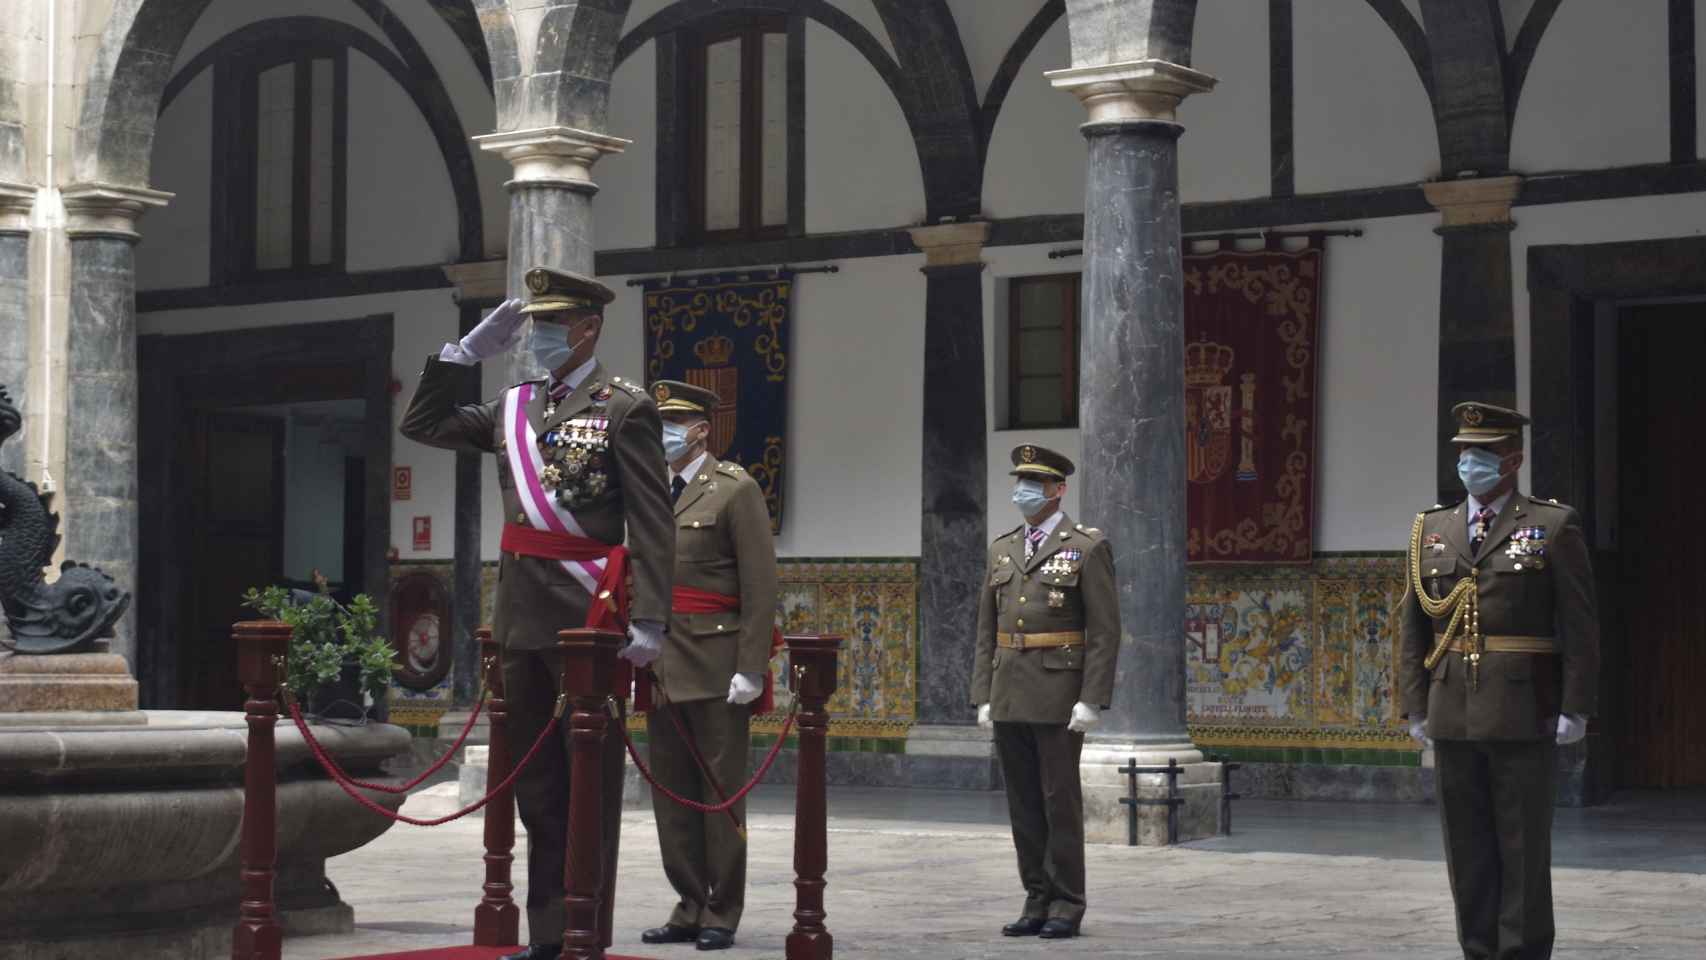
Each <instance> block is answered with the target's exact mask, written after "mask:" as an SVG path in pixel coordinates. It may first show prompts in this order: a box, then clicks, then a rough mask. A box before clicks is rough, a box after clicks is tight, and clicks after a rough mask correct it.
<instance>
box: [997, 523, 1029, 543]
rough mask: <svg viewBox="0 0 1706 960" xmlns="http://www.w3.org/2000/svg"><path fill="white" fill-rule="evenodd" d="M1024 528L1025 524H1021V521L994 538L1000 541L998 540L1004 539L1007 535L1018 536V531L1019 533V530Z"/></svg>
mask: <svg viewBox="0 0 1706 960" xmlns="http://www.w3.org/2000/svg"><path fill="white" fill-rule="evenodd" d="M1024 529H1025V525H1024V524H1022V523H1021V524H1019V525H1018V526H1016V527H1014V528H1013V529H1011V530H1009V531H1007V532H1006V533H1004V534H1002V535H1001V536H999V537H996V538H995V539H996V540H997V541H1000V540H1005V539H1007V538H1008V537H1016V536H1018V535H1019V534H1020V533H1021V532H1022V531H1023V530H1024Z"/></svg>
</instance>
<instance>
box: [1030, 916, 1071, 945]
mask: <svg viewBox="0 0 1706 960" xmlns="http://www.w3.org/2000/svg"><path fill="white" fill-rule="evenodd" d="M1037 936H1039V937H1042V938H1043V939H1044V940H1066V939H1069V938H1071V937H1076V936H1078V924H1076V923H1073V922H1072V921H1071V920H1061V919H1059V918H1055V919H1053V920H1050V921H1049V922H1047V923H1045V924H1043V929H1042V931H1041V932H1040V933H1038V934H1037Z"/></svg>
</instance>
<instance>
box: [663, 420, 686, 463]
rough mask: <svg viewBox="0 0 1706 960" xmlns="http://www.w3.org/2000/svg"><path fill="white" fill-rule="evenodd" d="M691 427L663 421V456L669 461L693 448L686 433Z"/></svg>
mask: <svg viewBox="0 0 1706 960" xmlns="http://www.w3.org/2000/svg"><path fill="white" fill-rule="evenodd" d="M692 430H693V428H692V427H684V426H682V425H681V424H679V423H671V422H670V421H668V420H665V421H664V422H663V457H664V459H665V460H668V461H669V462H670V463H674V462H675V461H677V460H680V459H681V458H682V457H685V456H687V454H688V453H689V452H690V451H692V449H693V441H692V440H689V439H688V437H687V435H688V434H689V433H691V432H692Z"/></svg>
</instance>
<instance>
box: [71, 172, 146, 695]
mask: <svg viewBox="0 0 1706 960" xmlns="http://www.w3.org/2000/svg"><path fill="white" fill-rule="evenodd" d="M170 196H171V195H170V194H164V193H159V192H157V191H150V190H141V189H135V188H120V187H112V186H108V185H89V186H80V187H68V188H66V190H65V191H64V199H65V208H66V215H67V216H66V219H67V226H66V231H65V233H66V236H67V237H68V238H69V239H70V245H71V271H70V272H71V281H70V293H71V297H70V306H69V308H68V310H67V320H66V337H65V339H66V345H65V350H66V354H65V364H66V383H67V389H66V402H65V411H66V412H65V478H64V495H63V496H62V498H61V500H60V503H61V509H62V511H63V514H64V521H63V527H62V530H63V533H64V537H65V557H66V559H67V560H73V561H76V562H78V563H86V564H88V565H89V566H92V567H97V568H99V569H100V570H102V571H104V572H105V573H106V574H107V575H108V576H110V577H112V578H113V580H114V581H115V582H117V584H118V586H119V587H120V589H123V590H126V591H134V590H135V589H136V555H137V554H136V546H137V496H136V490H137V476H136V420H137V395H136V256H135V254H136V249H135V246H136V242H137V240H138V239H140V238H139V237H138V236H137V234H136V231H135V225H136V221H137V219H138V218H139V217H140V216H141V215H142V213H143V212H144V211H145V210H146V209H147V208H148V207H150V206H159V205H161V204H164V203H165V202H166V200H167V199H168V198H169V197H170ZM114 633H115V638H114V640H113V643H112V647H111V649H112V652H113V653H117V654H121V655H123V656H124V657H125V658H126V659H128V660H130V661H131V663H132V664H133V665H134V664H135V662H136V607H135V605H134V604H132V605H131V607H130V608H129V609H128V610H126V611H125V615H124V619H122V620H120V621H119V623H118V625H117V626H116V627H115V630H114Z"/></svg>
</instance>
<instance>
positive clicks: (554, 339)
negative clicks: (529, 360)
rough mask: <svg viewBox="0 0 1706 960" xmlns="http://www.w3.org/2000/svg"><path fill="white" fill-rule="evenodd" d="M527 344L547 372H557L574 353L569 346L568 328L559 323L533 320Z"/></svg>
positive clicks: (534, 357)
mask: <svg viewBox="0 0 1706 960" xmlns="http://www.w3.org/2000/svg"><path fill="white" fill-rule="evenodd" d="M527 346H528V349H530V350H532V351H533V359H535V360H537V361H539V365H540V366H541V367H543V368H545V370H546V372H547V373H555V372H557V370H558V368H560V367H562V365H563V364H565V363H568V362H569V358H570V357H572V356H574V354H575V351H574V348H572V347H570V346H569V328H568V327H565V326H563V325H562V324H560V323H543V322H539V321H534V324H533V335H532V337H531V338H530V339H529V340H528V343H527Z"/></svg>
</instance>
